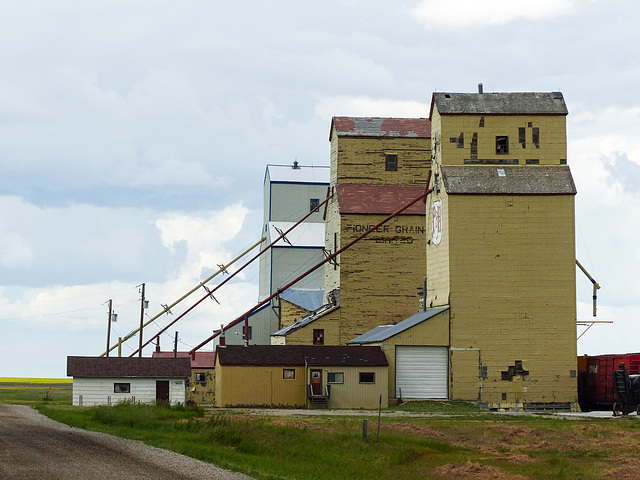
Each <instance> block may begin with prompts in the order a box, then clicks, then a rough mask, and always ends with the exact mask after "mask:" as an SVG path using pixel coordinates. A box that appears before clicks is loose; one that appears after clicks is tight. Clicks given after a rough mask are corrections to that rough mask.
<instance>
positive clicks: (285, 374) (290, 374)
mask: <svg viewBox="0 0 640 480" xmlns="http://www.w3.org/2000/svg"><path fill="white" fill-rule="evenodd" d="M282 378H284V379H285V380H295V378H296V371H295V369H293V368H285V369H283V370H282Z"/></svg>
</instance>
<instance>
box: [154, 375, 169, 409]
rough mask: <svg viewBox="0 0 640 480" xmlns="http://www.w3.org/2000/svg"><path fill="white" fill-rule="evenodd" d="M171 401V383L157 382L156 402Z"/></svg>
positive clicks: (165, 381)
mask: <svg viewBox="0 0 640 480" xmlns="http://www.w3.org/2000/svg"><path fill="white" fill-rule="evenodd" d="M168 401H169V382H168V381H167V380H156V402H158V403H166V402H168Z"/></svg>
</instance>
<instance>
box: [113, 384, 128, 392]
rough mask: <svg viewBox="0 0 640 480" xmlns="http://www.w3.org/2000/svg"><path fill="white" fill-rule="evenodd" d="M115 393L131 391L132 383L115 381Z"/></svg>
mask: <svg viewBox="0 0 640 480" xmlns="http://www.w3.org/2000/svg"><path fill="white" fill-rule="evenodd" d="M113 393H131V384H130V383H114V384H113Z"/></svg>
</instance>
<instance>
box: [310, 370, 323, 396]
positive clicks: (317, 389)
mask: <svg viewBox="0 0 640 480" xmlns="http://www.w3.org/2000/svg"><path fill="white" fill-rule="evenodd" d="M311 394H312V395H322V370H311Z"/></svg>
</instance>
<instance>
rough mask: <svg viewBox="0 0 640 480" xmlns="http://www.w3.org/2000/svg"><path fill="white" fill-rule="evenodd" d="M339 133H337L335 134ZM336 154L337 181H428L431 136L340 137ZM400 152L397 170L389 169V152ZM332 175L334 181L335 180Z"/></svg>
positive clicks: (333, 152)
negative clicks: (387, 163) (386, 159)
mask: <svg viewBox="0 0 640 480" xmlns="http://www.w3.org/2000/svg"><path fill="white" fill-rule="evenodd" d="M336 137H337V134H335V133H334V135H333V138H336ZM338 143H339V145H337V146H336V149H335V150H334V149H333V145H332V151H331V153H332V156H333V155H334V154H335V155H337V158H338V160H337V161H336V162H333V159H332V163H331V170H332V175H333V171H334V163H336V167H337V168H336V175H335V182H336V183H352V184H358V183H359V184H375V185H425V184H426V183H427V174H428V170H429V165H430V159H431V145H430V139H428V138H406V137H403V138H394V137H373V138H370V137H340V139H339V142H338ZM388 154H390V155H397V156H398V167H397V170H396V171H386V170H385V155H388ZM333 180H334V178H333V176H332V185H335V183H333Z"/></svg>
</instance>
